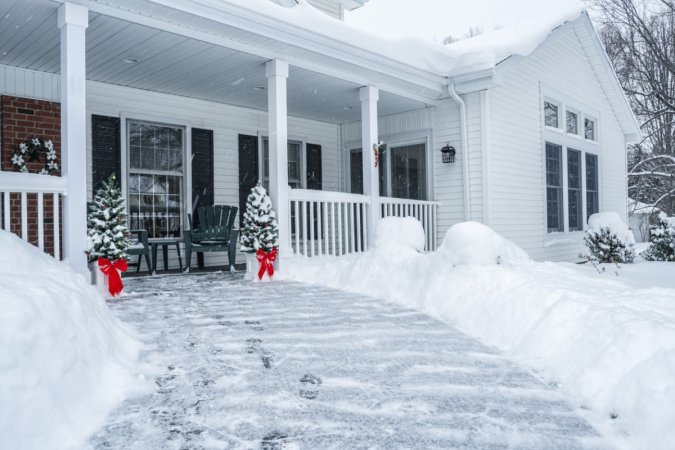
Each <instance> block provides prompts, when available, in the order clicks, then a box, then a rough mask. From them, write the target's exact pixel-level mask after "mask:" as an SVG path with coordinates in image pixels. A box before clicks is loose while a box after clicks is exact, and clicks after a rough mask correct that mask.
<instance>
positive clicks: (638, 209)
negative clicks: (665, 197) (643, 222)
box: [628, 198, 661, 215]
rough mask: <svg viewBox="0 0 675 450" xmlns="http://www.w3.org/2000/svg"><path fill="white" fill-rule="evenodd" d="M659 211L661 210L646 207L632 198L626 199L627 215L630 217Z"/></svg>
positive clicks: (650, 206)
mask: <svg viewBox="0 0 675 450" xmlns="http://www.w3.org/2000/svg"><path fill="white" fill-rule="evenodd" d="M660 211H661V209H659V208H658V207H656V206H654V205H648V204H647V203H642V202H639V201H637V200H633V199H632V198H629V199H628V214H630V215H643V214H644V215H649V214H653V213H655V212H660Z"/></svg>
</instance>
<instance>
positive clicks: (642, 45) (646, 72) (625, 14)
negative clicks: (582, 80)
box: [594, 0, 675, 215]
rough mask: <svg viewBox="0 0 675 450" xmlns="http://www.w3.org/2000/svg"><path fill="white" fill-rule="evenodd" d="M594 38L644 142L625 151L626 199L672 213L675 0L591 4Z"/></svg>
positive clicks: (612, 0)
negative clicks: (595, 15)
mask: <svg viewBox="0 0 675 450" xmlns="http://www.w3.org/2000/svg"><path fill="white" fill-rule="evenodd" d="M594 3H595V5H596V6H597V8H598V10H599V12H600V20H601V27H600V30H599V34H600V37H601V39H602V41H603V42H604V45H605V48H606V50H607V53H608V55H609V56H610V58H611V60H612V63H613V64H614V67H615V69H616V71H617V75H618V77H619V80H620V82H621V84H622V86H623V88H624V89H625V91H626V94H627V96H628V99H629V101H630V103H631V106H632V108H633V110H634V111H635V114H636V115H637V117H638V119H639V120H640V121H641V123H642V125H641V127H642V132H643V135H644V140H643V141H642V142H640V143H639V144H637V145H634V146H632V148H630V149H629V158H628V163H629V195H630V196H631V197H632V198H633V199H635V200H638V201H640V202H643V203H646V204H650V205H653V206H654V207H659V208H661V209H662V210H664V211H665V212H667V213H668V214H669V215H673V214H674V213H675V0H594Z"/></svg>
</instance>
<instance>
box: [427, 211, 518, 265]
mask: <svg viewBox="0 0 675 450" xmlns="http://www.w3.org/2000/svg"><path fill="white" fill-rule="evenodd" d="M439 253H441V254H442V255H443V256H444V257H445V259H446V261H447V262H448V263H450V264H452V265H453V266H455V265H459V264H481V265H486V266H489V265H495V264H509V263H510V262H511V261H512V260H513V261H515V260H526V259H529V257H528V256H527V253H525V250H523V249H521V248H520V247H518V246H517V245H516V244H514V243H513V242H511V241H509V240H507V239H504V238H503V237H501V236H500V235H498V234H497V233H495V232H494V231H492V229H491V228H489V227H486V226H485V225H483V224H480V223H477V222H463V223H458V224H456V225H453V226H452V227H450V229H449V230H448V231H447V232H446V233H445V238H444V239H443V243H442V244H441V247H440V248H439Z"/></svg>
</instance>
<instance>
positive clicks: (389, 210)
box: [379, 197, 440, 251]
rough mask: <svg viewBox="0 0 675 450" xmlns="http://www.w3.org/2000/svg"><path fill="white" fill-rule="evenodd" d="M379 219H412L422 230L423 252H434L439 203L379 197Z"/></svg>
mask: <svg viewBox="0 0 675 450" xmlns="http://www.w3.org/2000/svg"><path fill="white" fill-rule="evenodd" d="M379 202H380V217H390V216H394V217H414V218H416V219H417V220H419V221H420V222H422V227H423V228H424V236H425V244H424V250H425V251H431V250H436V240H437V229H436V215H437V212H438V206H439V205H440V203H438V202H431V201H427V200H408V199H403V198H391V197H380V198H379Z"/></svg>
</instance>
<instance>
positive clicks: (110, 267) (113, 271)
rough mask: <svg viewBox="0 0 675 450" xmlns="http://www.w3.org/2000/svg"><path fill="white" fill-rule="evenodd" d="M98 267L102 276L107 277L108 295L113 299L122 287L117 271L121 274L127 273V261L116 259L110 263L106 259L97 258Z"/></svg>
mask: <svg viewBox="0 0 675 450" xmlns="http://www.w3.org/2000/svg"><path fill="white" fill-rule="evenodd" d="M98 267H100V268H101V272H103V274H104V275H108V290H109V291H110V295H112V296H113V297H115V296H116V295H117V294H119V293H120V292H122V288H123V287H124V285H122V278H121V277H120V273H119V272H118V270H119V271H122V272H126V271H127V268H128V267H129V266H128V265H127V260H126V259H118V260H115V261H110V260H109V259H106V258H99V259H98Z"/></svg>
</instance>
